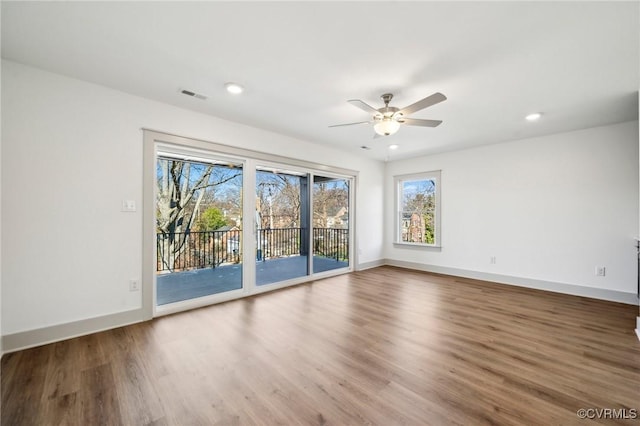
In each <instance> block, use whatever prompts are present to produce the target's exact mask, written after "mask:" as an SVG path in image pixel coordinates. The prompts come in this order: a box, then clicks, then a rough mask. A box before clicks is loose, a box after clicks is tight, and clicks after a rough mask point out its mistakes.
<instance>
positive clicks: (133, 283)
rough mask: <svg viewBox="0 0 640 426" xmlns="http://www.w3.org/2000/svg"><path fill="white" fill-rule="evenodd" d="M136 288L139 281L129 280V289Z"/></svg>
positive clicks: (133, 289) (138, 285)
mask: <svg viewBox="0 0 640 426" xmlns="http://www.w3.org/2000/svg"><path fill="white" fill-rule="evenodd" d="M138 290H140V281H138V280H129V291H138Z"/></svg>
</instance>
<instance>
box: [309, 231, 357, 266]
mask: <svg viewBox="0 0 640 426" xmlns="http://www.w3.org/2000/svg"><path fill="white" fill-rule="evenodd" d="M313 254H314V255H315V256H324V257H328V258H330V259H335V260H340V261H345V262H346V261H348V260H349V230H348V229H340V228H313Z"/></svg>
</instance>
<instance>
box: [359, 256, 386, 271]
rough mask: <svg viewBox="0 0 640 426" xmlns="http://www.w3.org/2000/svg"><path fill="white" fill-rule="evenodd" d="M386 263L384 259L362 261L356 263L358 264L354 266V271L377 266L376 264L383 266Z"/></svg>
mask: <svg viewBox="0 0 640 426" xmlns="http://www.w3.org/2000/svg"><path fill="white" fill-rule="evenodd" d="M386 264H387V263H386V261H385V259H378V260H373V261H371V262H363V263H360V264H358V266H356V271H364V270H366V269H372V268H377V267H378V266H384V265H386Z"/></svg>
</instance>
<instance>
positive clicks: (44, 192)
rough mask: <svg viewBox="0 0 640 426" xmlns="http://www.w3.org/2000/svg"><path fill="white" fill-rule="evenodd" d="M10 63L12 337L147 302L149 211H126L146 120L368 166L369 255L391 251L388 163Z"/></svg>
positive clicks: (5, 75)
mask: <svg viewBox="0 0 640 426" xmlns="http://www.w3.org/2000/svg"><path fill="white" fill-rule="evenodd" d="M2 65H3V70H2V86H3V88H4V91H3V92H2V112H3V115H2V125H3V127H2V131H3V139H4V140H3V155H2V197H3V202H2V229H3V235H2V254H3V257H2V283H3V298H2V318H3V321H2V332H3V335H7V334H12V333H17V332H22V331H28V330H33V329H38V328H42V327H47V326H51V325H57V324H64V323H69V322H73V321H79V320H83V319H87V318H93V317H98V316H102V315H108V314H112V313H117V312H121V311H126V310H130V309H135V308H139V307H140V306H141V300H140V293H131V292H129V290H128V280H129V279H130V278H139V277H141V270H142V264H141V262H142V260H141V259H142V212H141V211H138V212H136V213H122V212H121V211H120V209H121V202H122V200H124V199H133V200H136V201H137V204H138V206H141V205H142V191H143V188H142V132H141V128H142V127H146V128H151V129H154V130H160V131H164V132H168V133H173V134H177V135H181V136H189V137H194V138H199V139H203V140H209V141H213V142H218V143H222V144H228V145H234V146H238V147H242V148H249V149H254V150H258V151H265V152H271V153H278V154H280V155H285V156H288V157H293V158H298V159H302V160H308V161H313V162H315V163H321V164H327V165H330V166H335V167H343V168H349V169H353V170H358V171H359V172H360V180H359V182H360V187H359V188H358V195H357V206H356V215H357V217H356V223H357V228H356V233H357V238H358V241H357V244H358V246H359V247H360V249H361V250H362V253H361V255H360V257H359V261H360V262H361V263H366V262H373V261H378V260H380V259H381V258H382V250H383V249H382V247H383V245H382V244H383V237H382V235H381V233H380V232H378V230H380V229H382V226H383V223H382V218H381V217H380V215H377V214H370V212H372V211H373V212H379V211H381V209H382V199H383V192H384V191H383V174H384V165H383V164H382V163H380V162H376V161H371V160H365V159H362V158H359V157H356V156H353V155H350V154H348V153H345V152H341V151H337V150H332V149H328V148H325V147H321V146H319V145H314V144H310V143H306V142H303V141H300V140H296V139H292V138H288V137H284V136H281V135H278V134H274V133H270V132H266V131H262V130H259V129H255V128H251V127H247V126H244V125H240V124H237V123H232V122H228V121H224V120H221V119H217V118H214V117H211V116H208V115H204V114H199V113H194V112H191V111H187V110H184V109H180V108H176V107H172V106H169V105H166V104H162V103H158V102H154V101H150V100H147V99H142V98H139V97H134V96H131V95H128V94H125V93H122V92H119V91H115V90H111V89H108V88H105V87H102V86H98V85H94V84H90V83H86V82H82V81H78V80H74V79H70V78H66V77H63V76H60V75H56V74H52V73H48V72H44V71H41V70H37V69H35V68H31V67H27V66H23V65H20V64H17V63H14V62H10V61H3V63H2ZM370 230H375V232H371V231H370Z"/></svg>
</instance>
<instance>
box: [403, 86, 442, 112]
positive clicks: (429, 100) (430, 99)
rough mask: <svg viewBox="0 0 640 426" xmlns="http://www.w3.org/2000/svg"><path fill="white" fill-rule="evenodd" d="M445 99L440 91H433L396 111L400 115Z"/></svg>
mask: <svg viewBox="0 0 640 426" xmlns="http://www.w3.org/2000/svg"><path fill="white" fill-rule="evenodd" d="M445 100H447V97H446V96H445V95H443V94H442V93H440V92H438V93H434V94H433V95H431V96H427V97H426V98H424V99H422V100H419V101H418V102H416V103H413V104H411V105H409V106H408V107H405V108H402V109H401V110H400V111H398V113H400V114H402V115H409V114H412V113H414V112H416V111H420V110H421V109H425V108H427V107H430V106H431V105H435V104H437V103H440V102H442V101H445Z"/></svg>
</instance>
